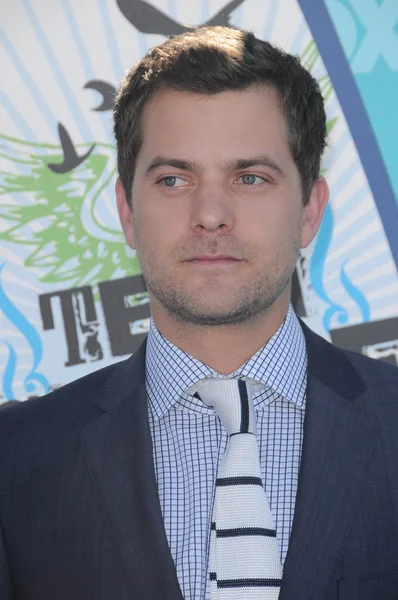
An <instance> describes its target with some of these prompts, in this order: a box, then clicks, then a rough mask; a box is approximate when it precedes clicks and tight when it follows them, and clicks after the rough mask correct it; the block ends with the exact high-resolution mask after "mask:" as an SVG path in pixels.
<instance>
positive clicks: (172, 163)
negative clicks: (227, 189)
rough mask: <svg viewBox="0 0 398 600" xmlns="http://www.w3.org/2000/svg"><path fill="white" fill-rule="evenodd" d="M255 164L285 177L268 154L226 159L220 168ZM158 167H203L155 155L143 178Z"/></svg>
mask: <svg viewBox="0 0 398 600" xmlns="http://www.w3.org/2000/svg"><path fill="white" fill-rule="evenodd" d="M255 166H263V167H268V168H269V169H271V170H272V171H274V173H276V175H279V177H282V178H285V177H286V173H285V172H284V171H283V169H282V168H281V167H280V166H279V165H278V164H277V163H276V162H275V161H274V160H273V159H271V158H270V157H269V156H254V157H253V158H239V159H237V160H232V161H227V162H225V163H224V165H223V167H222V170H223V171H224V172H226V173H228V172H231V171H241V170H243V169H248V168H250V167H255ZM160 167H174V168H175V169H181V170H182V171H190V172H191V173H199V172H200V171H202V170H203V167H201V166H200V165H199V164H198V163H196V162H194V161H191V160H182V159H179V158H167V157H165V156H155V157H154V158H153V159H152V160H151V162H150V163H149V165H148V167H147V168H146V170H145V173H144V177H145V179H148V177H150V175H151V174H152V173H153V172H154V171H156V170H157V169H159V168H160Z"/></svg>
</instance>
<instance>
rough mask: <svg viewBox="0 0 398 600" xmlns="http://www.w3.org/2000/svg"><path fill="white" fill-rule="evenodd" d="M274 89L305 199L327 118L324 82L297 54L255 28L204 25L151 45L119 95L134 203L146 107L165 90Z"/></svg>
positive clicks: (125, 175)
mask: <svg viewBox="0 0 398 600" xmlns="http://www.w3.org/2000/svg"><path fill="white" fill-rule="evenodd" d="M255 85H265V86H272V87H273V88H275V89H276V90H277V92H278V94H279V97H280V101H281V107H282V111H283V113H284V115H285V118H286V121H287V126H288V137H289V139H288V141H289V146H290V149H291V153H292V157H293V160H294V162H295V164H296V166H297V169H298V171H299V173H300V177H301V187H302V193H303V201H304V203H306V202H307V201H308V199H309V196H310V193H311V189H312V186H313V184H314V182H315V181H316V180H317V178H318V177H319V173H320V162H321V158H322V154H323V151H324V148H325V146H326V115H325V108H324V102H323V98H322V94H321V92H320V89H319V86H318V83H317V81H316V80H315V79H314V78H313V77H312V75H311V74H310V73H309V72H308V71H307V70H306V69H305V68H304V67H303V66H302V65H301V63H300V61H299V59H298V58H296V57H295V56H292V55H291V54H287V53H286V52H283V51H282V50H281V49H279V48H276V47H275V46H273V45H272V44H270V43H269V42H265V41H262V40H259V39H257V38H256V37H255V36H254V35H253V34H252V33H251V32H248V31H242V30H239V29H235V28H232V27H198V28H197V29H195V30H193V31H190V32H188V33H183V34H181V35H178V36H176V37H173V38H172V39H169V40H167V41H166V42H164V43H163V44H161V45H159V46H155V47H153V48H151V49H150V50H149V51H148V53H147V54H146V56H144V57H143V58H142V59H141V60H140V61H139V62H138V63H137V64H136V65H135V66H133V67H132V68H131V69H130V70H129V71H128V72H127V74H126V75H125V77H124V78H123V80H122V82H121V84H120V87H119V89H118V91H117V93H116V96H115V103H114V112H113V116H114V131H115V137H116V144H117V163H118V170H119V176H120V180H121V182H122V185H123V187H124V189H125V192H126V197H127V200H128V202H129V204H130V206H131V188H132V185H133V178H134V170H135V162H136V158H137V155H138V152H139V150H140V147H141V143H142V131H141V129H142V128H141V122H142V113H143V109H144V106H145V104H146V103H147V102H148V100H149V99H150V98H152V97H153V96H154V94H155V93H156V92H158V91H160V90H163V89H172V90H177V91H184V92H193V93H197V94H204V95H212V94H217V93H219V92H224V91H234V90H245V89H247V88H249V87H252V86H255Z"/></svg>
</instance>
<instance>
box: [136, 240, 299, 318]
mask: <svg viewBox="0 0 398 600" xmlns="http://www.w3.org/2000/svg"><path fill="white" fill-rule="evenodd" d="M299 251H300V246H299V242H298V240H294V243H292V246H291V247H290V248H289V249H287V248H286V247H285V248H283V247H281V248H278V251H277V252H276V253H275V260H274V262H273V264H272V265H271V266H270V265H269V264H267V263H266V262H265V261H264V270H257V271H256V272H255V273H254V274H253V276H252V279H251V281H247V278H245V280H244V281H243V282H242V283H239V282H237V287H236V288H235V289H233V288H231V287H230V288H229V292H228V293H227V292H226V290H225V288H224V286H220V289H219V290H217V289H216V288H217V280H216V274H215V273H212V277H211V280H210V281H209V284H208V285H206V284H204V285H203V289H195V290H194V291H191V290H189V289H187V285H186V283H185V282H184V281H182V280H181V279H178V278H176V277H173V274H172V273H169V272H165V270H163V269H161V268H160V267H159V266H157V261H156V256H155V254H154V253H153V252H152V251H151V249H150V248H148V247H146V248H145V251H144V252H143V253H142V252H140V253H139V260H140V264H141V268H142V273H143V276H144V279H145V281H146V285H147V288H148V291H149V292H150V295H152V296H153V297H154V298H155V299H156V301H157V302H158V303H159V304H160V305H161V306H162V308H163V309H164V310H165V311H166V312H167V313H169V314H170V315H171V316H172V317H174V318H175V319H176V320H177V321H178V322H180V323H182V324H189V325H194V326H202V327H216V326H232V327H240V326H242V325H243V324H245V323H246V324H247V323H248V322H251V321H252V322H253V321H254V320H256V318H261V315H263V316H265V315H266V314H267V313H268V312H269V310H270V309H271V307H272V306H273V305H274V304H275V302H276V301H277V299H278V298H279V297H280V296H281V294H282V293H283V292H284V291H285V290H286V288H287V287H288V286H289V285H290V282H291V278H292V275H293V272H294V269H295V266H296V263H297V259H298V256H299ZM143 255H145V258H144V256H143ZM237 268H240V267H239V266H238V267H237ZM242 268H243V269H244V268H245V266H243V267H242ZM221 277H222V274H221ZM206 290H207V292H208V295H207V297H209V295H210V294H211V298H208V301H206Z"/></svg>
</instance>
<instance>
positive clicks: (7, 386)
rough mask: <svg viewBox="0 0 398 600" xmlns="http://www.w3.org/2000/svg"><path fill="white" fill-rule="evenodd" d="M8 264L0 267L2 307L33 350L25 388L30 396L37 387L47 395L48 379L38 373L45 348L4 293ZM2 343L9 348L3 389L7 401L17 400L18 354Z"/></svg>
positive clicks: (11, 347) (0, 298)
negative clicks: (3, 283) (15, 389)
mask: <svg viewBox="0 0 398 600" xmlns="http://www.w3.org/2000/svg"><path fill="white" fill-rule="evenodd" d="M5 265H6V263H2V264H1V265H0V307H1V310H2V312H3V313H4V315H5V317H6V318H7V319H8V320H9V321H10V323H11V324H12V325H14V327H16V328H17V329H18V331H19V332H20V333H21V334H22V336H23V337H24V338H25V340H26V341H27V342H28V344H29V346H30V348H31V350H32V354H33V356H32V363H33V364H32V369H31V370H30V372H29V373H28V375H27V376H26V377H25V379H24V388H25V391H26V392H27V393H28V394H35V393H36V392H37V385H39V386H41V387H42V391H43V392H44V393H47V392H49V391H50V386H49V383H48V381H47V378H46V377H45V376H44V375H42V374H41V373H38V372H37V371H36V369H37V367H38V365H39V364H40V362H41V359H42V357H43V348H42V343H41V339H40V337H39V335H38V333H37V331H36V329H35V328H34V327H33V325H32V324H31V323H29V321H28V320H27V319H26V317H25V316H24V315H23V314H22V313H21V311H20V310H19V309H18V308H17V307H16V306H15V304H13V303H12V302H11V300H10V299H9V298H8V297H7V295H6V293H5V292H4V289H3V285H2V281H1V275H2V271H3V268H4V267H5ZM2 342H3V343H4V344H5V345H6V346H7V348H8V361H7V365H6V368H5V370H4V374H3V389H4V394H5V397H6V399H7V400H13V399H15V397H16V396H15V394H14V392H13V382H14V378H15V374H16V370H17V353H16V352H15V349H14V347H13V346H12V345H11V344H10V343H9V342H8V341H6V340H2Z"/></svg>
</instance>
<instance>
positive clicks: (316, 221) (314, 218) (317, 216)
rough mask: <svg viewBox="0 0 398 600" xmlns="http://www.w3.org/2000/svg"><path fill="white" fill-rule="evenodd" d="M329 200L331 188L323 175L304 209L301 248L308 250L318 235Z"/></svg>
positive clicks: (314, 186) (315, 184) (317, 181)
mask: <svg viewBox="0 0 398 600" xmlns="http://www.w3.org/2000/svg"><path fill="white" fill-rule="evenodd" d="M328 199H329V188H328V184H327V183H326V179H325V178H324V177H322V175H321V176H320V177H319V178H318V179H317V180H316V182H315V183H314V185H313V188H312V191H311V195H310V198H309V200H308V202H307V204H306V205H305V207H304V211H303V225H302V230H301V247H302V248H307V246H309V245H310V244H311V242H312V240H313V239H314V237H315V236H316V234H317V233H318V229H319V227H320V225H321V221H322V216H323V213H324V211H325V208H326V204H327V202H328Z"/></svg>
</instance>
